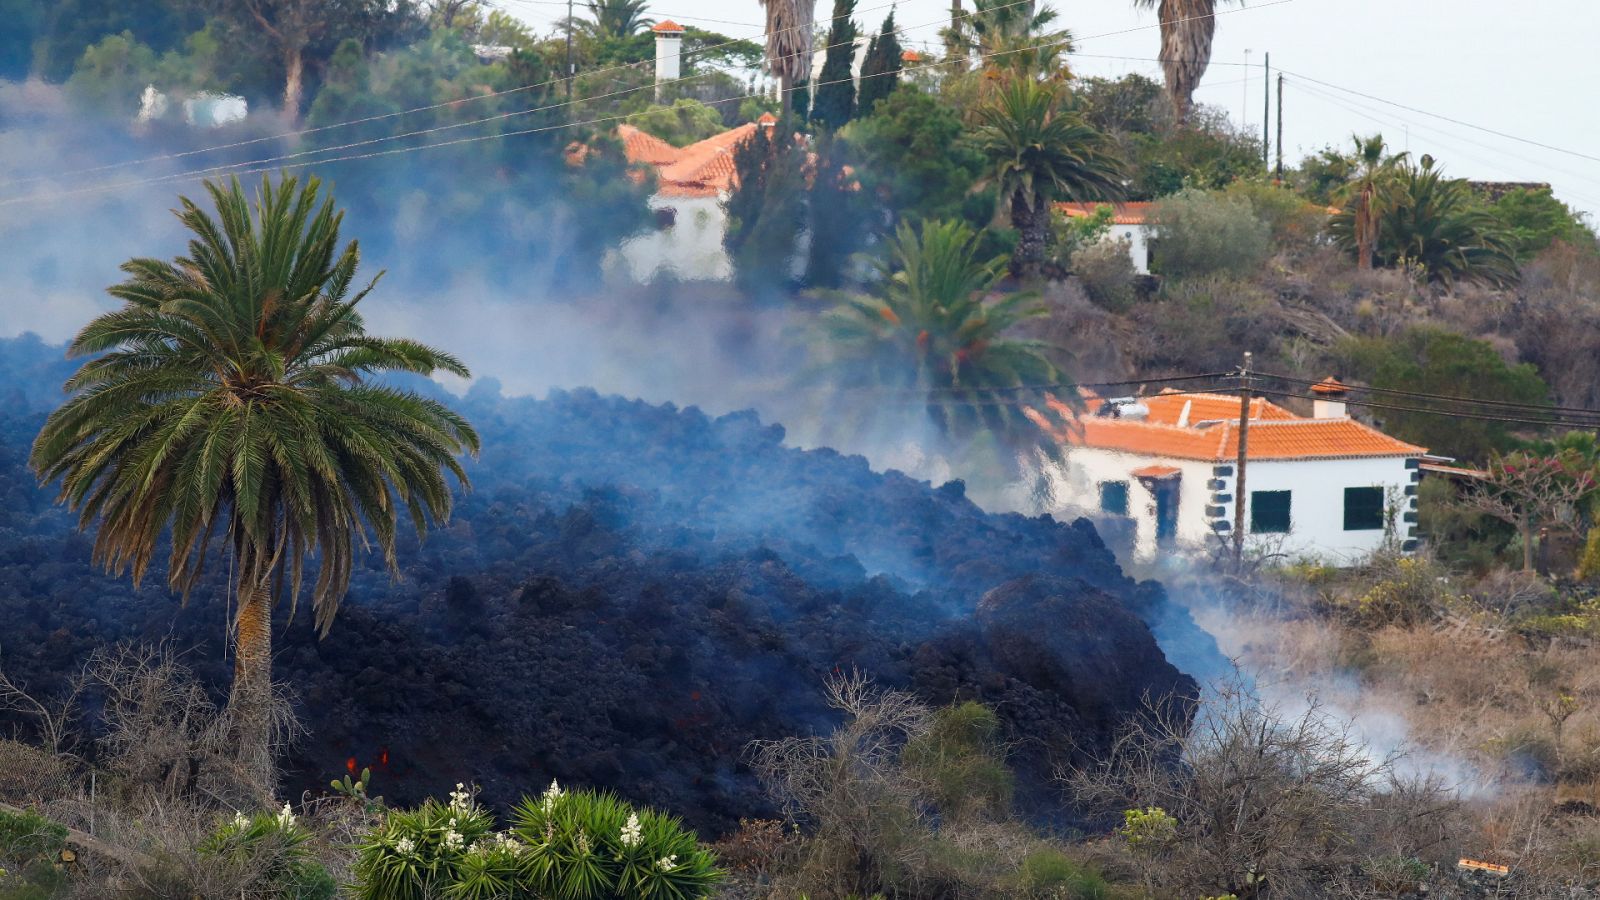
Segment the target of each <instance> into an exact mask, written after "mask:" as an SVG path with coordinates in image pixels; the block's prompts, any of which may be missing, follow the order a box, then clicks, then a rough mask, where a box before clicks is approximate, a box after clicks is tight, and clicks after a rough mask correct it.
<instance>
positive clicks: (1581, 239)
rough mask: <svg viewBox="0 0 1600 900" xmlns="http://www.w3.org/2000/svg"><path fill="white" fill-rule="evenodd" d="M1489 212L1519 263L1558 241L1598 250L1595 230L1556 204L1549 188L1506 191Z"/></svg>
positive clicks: (1581, 218)
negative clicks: (1504, 235)
mask: <svg viewBox="0 0 1600 900" xmlns="http://www.w3.org/2000/svg"><path fill="white" fill-rule="evenodd" d="M1490 212H1491V213H1492V214H1493V215H1494V217H1495V218H1496V219H1497V220H1499V222H1500V227H1501V229H1502V230H1503V231H1505V232H1506V237H1507V238H1508V239H1509V240H1510V241H1511V243H1512V245H1513V246H1514V247H1515V248H1516V254H1517V259H1518V261H1519V262H1527V261H1528V260H1530V259H1532V258H1533V257H1535V256H1538V255H1539V254H1540V253H1543V252H1544V251H1545V250H1547V249H1549V247H1550V245H1551V244H1554V243H1556V242H1557V241H1561V242H1564V243H1568V244H1571V245H1573V246H1574V247H1580V248H1584V249H1587V250H1590V251H1596V250H1600V247H1597V245H1596V239H1595V233H1594V229H1593V228H1591V227H1590V226H1589V224H1588V223H1587V222H1585V221H1584V220H1583V217H1582V216H1581V215H1580V214H1578V213H1575V212H1573V211H1572V208H1571V207H1569V206H1567V205H1566V204H1565V203H1562V202H1561V201H1560V200H1557V199H1556V198H1555V195H1554V194H1552V193H1551V192H1550V189H1549V188H1538V189H1529V188H1517V189H1516V190H1513V191H1508V192H1506V193H1505V194H1504V195H1503V196H1501V197H1500V198H1499V199H1498V200H1495V201H1494V203H1493V205H1492V208H1491V209H1490Z"/></svg>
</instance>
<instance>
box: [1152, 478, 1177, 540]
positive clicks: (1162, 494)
mask: <svg viewBox="0 0 1600 900" xmlns="http://www.w3.org/2000/svg"><path fill="white" fill-rule="evenodd" d="M1155 496H1156V544H1158V545H1162V546H1165V545H1168V544H1171V543H1172V542H1173V541H1175V540H1177V538H1178V486H1177V485H1176V484H1159V483H1158V484H1157V485H1156V488H1155Z"/></svg>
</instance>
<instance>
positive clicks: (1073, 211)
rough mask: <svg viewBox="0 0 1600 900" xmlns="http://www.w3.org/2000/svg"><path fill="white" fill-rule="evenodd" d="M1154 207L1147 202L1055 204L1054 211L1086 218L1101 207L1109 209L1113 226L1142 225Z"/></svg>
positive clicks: (1071, 216) (1076, 217) (1077, 217)
mask: <svg viewBox="0 0 1600 900" xmlns="http://www.w3.org/2000/svg"><path fill="white" fill-rule="evenodd" d="M1152 205H1154V204H1151V203H1149V202H1147V201H1140V202H1137V203H1057V204H1056V209H1059V210H1061V211H1062V212H1063V213H1065V214H1066V215H1067V216H1068V217H1070V218H1073V219H1081V218H1086V217H1088V216H1092V215H1094V211H1095V210H1096V209H1098V208H1100V207H1102V206H1109V207H1111V222H1112V224H1114V225H1143V224H1144V223H1145V219H1146V217H1148V216H1149V215H1150V207H1151V206H1152Z"/></svg>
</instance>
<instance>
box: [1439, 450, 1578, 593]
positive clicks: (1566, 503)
mask: <svg viewBox="0 0 1600 900" xmlns="http://www.w3.org/2000/svg"><path fill="white" fill-rule="evenodd" d="M1596 486H1597V485H1596V482H1595V467H1594V464H1593V462H1592V461H1590V460H1585V459H1584V458H1583V456H1582V454H1579V453H1576V452H1573V451H1567V452H1565V453H1558V454H1554V455H1550V456H1540V455H1535V454H1531V453H1513V454H1510V455H1506V456H1502V455H1500V454H1495V456H1494V457H1492V458H1491V459H1490V460H1489V465H1488V468H1487V470H1486V471H1485V473H1484V475H1483V477H1482V478H1480V479H1478V480H1477V481H1476V482H1474V483H1473V484H1472V485H1470V486H1469V487H1468V489H1467V491H1466V493H1465V495H1464V497H1463V500H1464V502H1465V503H1466V504H1467V507H1468V508H1469V509H1472V510H1474V511H1476V512H1480V513H1483V514H1484V515H1488V516H1492V517H1494V518H1496V519H1499V520H1500V521H1502V522H1505V523H1507V524H1509V525H1511V526H1513V527H1515V528H1516V529H1517V534H1518V535H1520V536H1521V539H1522V569H1523V571H1525V572H1531V571H1533V546H1534V541H1535V536H1536V534H1537V532H1538V531H1539V529H1541V528H1554V529H1558V530H1561V531H1565V532H1568V533H1571V534H1574V535H1579V534H1582V532H1583V530H1584V527H1585V524H1586V523H1585V521H1584V516H1583V511H1584V505H1585V501H1586V500H1587V499H1588V498H1589V497H1590V496H1591V495H1593V494H1594V492H1595V488H1596Z"/></svg>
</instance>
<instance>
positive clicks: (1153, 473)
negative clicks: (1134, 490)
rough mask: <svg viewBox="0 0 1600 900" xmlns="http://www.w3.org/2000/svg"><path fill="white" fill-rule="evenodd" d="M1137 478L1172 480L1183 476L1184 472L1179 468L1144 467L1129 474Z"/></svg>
mask: <svg viewBox="0 0 1600 900" xmlns="http://www.w3.org/2000/svg"><path fill="white" fill-rule="evenodd" d="M1128 474H1129V475H1132V476H1133V477H1135V478H1171V477H1172V476H1174V475H1182V474H1183V470H1182V469H1180V468H1178V467H1177V466H1143V467H1141V468H1138V469H1134V470H1133V471H1132V472H1129V473H1128Z"/></svg>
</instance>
